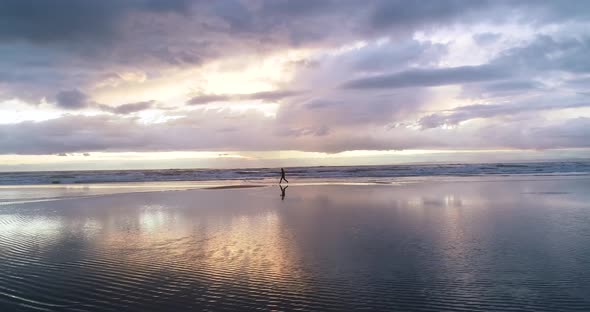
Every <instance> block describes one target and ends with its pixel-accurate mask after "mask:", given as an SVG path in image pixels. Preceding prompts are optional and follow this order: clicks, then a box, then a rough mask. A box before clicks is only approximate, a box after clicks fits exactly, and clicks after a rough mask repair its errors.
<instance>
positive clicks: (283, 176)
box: [279, 168, 289, 184]
mask: <svg viewBox="0 0 590 312" xmlns="http://www.w3.org/2000/svg"><path fill="white" fill-rule="evenodd" d="M283 180H285V182H287V183H289V180H287V178H285V169H283V168H281V180H280V181H279V184H281V182H283Z"/></svg>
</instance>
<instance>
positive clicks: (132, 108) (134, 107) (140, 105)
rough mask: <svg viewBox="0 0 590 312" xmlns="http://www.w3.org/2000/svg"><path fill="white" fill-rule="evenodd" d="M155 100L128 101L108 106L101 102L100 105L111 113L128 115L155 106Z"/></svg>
mask: <svg viewBox="0 0 590 312" xmlns="http://www.w3.org/2000/svg"><path fill="white" fill-rule="evenodd" d="M154 106H155V101H144V102H137V103H128V104H122V105H119V106H108V105H104V104H99V105H98V107H99V108H100V109H101V110H103V111H105V112H109V113H113V114H119V115H127V114H132V113H137V112H140V111H144V110H147V109H150V108H154Z"/></svg>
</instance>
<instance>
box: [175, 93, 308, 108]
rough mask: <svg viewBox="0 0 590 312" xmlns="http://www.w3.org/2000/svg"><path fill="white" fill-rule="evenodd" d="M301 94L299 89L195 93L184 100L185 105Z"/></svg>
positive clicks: (276, 98) (265, 99)
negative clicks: (244, 92) (247, 92)
mask: <svg viewBox="0 0 590 312" xmlns="http://www.w3.org/2000/svg"><path fill="white" fill-rule="evenodd" d="M300 94H302V92H301V91H291V90H277V91H266V92H257V93H250V94H203V95H197V96H195V97H193V98H191V99H190V100H188V101H187V102H186V104H187V105H204V104H209V103H215V102H231V101H241V100H242V101H243V100H261V101H269V102H276V101H280V100H282V99H284V98H288V97H293V96H297V95H300Z"/></svg>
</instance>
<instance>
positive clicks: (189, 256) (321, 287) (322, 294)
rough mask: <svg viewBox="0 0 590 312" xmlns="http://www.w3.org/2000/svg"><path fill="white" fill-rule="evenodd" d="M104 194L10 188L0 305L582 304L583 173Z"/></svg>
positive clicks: (587, 292) (585, 277)
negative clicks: (23, 192)
mask: <svg viewBox="0 0 590 312" xmlns="http://www.w3.org/2000/svg"><path fill="white" fill-rule="evenodd" d="M64 187H65V186H64ZM23 189H25V188H23ZM115 189H118V190H119V191H114V189H113V190H111V191H109V189H108V188H106V189H103V190H102V191H100V192H97V191H96V190H95V189H92V188H89V189H88V190H86V193H85V191H84V189H81V190H80V189H76V192H75V195H73V196H69V195H68V196H66V195H63V197H64V198H67V199H66V200H61V199H59V196H57V197H56V196H55V194H54V195H51V194H49V195H48V193H43V194H42V195H43V196H44V198H51V200H48V201H42V202H39V201H37V202H34V201H36V200H38V198H39V197H40V195H38V194H37V195H35V188H33V187H30V188H27V190H26V194H27V195H26V196H25V197H27V196H28V198H31V199H32V202H28V203H25V202H24V201H17V202H15V201H14V200H12V199H15V198H16V199H18V198H20V197H19V194H18V192H19V188H12V189H10V192H13V193H11V194H9V195H5V198H9V199H11V201H6V202H5V204H3V205H0V272H2V274H0V311H37V310H41V311H171V310H172V311H184V310H196V311H200V310H206V309H208V310H211V311H224V310H226V311H248V310H258V311H260V310H262V311H273V310H304V311H329V310H331V311H350V310H363V309H369V310H378V311H507V310H510V311H588V310H590V244H589V243H588V242H589V241H590V192H588V190H590V179H589V178H587V177H577V178H571V177H570V178H561V177H550V178H534V177H533V178H526V179H524V178H505V179H498V178H495V179H493V180H485V179H479V180H478V179H475V178H473V177H471V178H469V179H460V178H457V179H451V180H450V181H430V182H428V181H421V182H415V183H401V184H393V185H389V184H388V185H378V184H364V185H335V184H330V183H319V185H296V184H293V185H291V186H289V188H288V189H287V190H286V192H285V197H284V198H282V197H281V195H282V194H281V190H280V188H279V187H278V186H277V185H272V186H264V187H256V188H217V189H209V190H205V189H192V190H170V189H165V190H166V191H158V189H157V188H155V189H149V190H143V191H142V192H135V191H134V190H135V189H133V188H132V187H130V188H129V190H127V191H121V190H120V188H117V187H116V186H115ZM52 190H53V191H56V190H57V192H63V190H61V191H59V190H60V189H59V188H55V189H52ZM1 192H2V190H0V193H1ZM41 192H47V191H46V190H45V191H41ZM52 194H53V193H52ZM64 194H70V193H68V192H65V193H64ZM70 195H71V194H70ZM60 196H61V195H60Z"/></svg>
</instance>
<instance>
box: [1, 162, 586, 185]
mask: <svg viewBox="0 0 590 312" xmlns="http://www.w3.org/2000/svg"><path fill="white" fill-rule="evenodd" d="M286 171H287V177H292V178H296V179H307V178H312V179H347V178H368V179H369V178H396V177H400V178H401V177H422V176H425V177H426V176H462V177H463V176H482V175H523V174H529V175H530V174H533V175H554V174H590V162H587V161H571V162H534V163H486V164H420V165H389V166H348V167H347V166H334V167H326V166H318V167H292V168H286ZM278 176H280V170H279V169H278V168H247V169H246V168H241V169H167V170H162V169H158V170H104V171H52V172H49V171H45V172H6V173H2V174H0V185H36V184H89V183H116V182H165V181H220V180H221V181H222V180H249V181H260V180H265V179H272V178H276V177H278Z"/></svg>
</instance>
